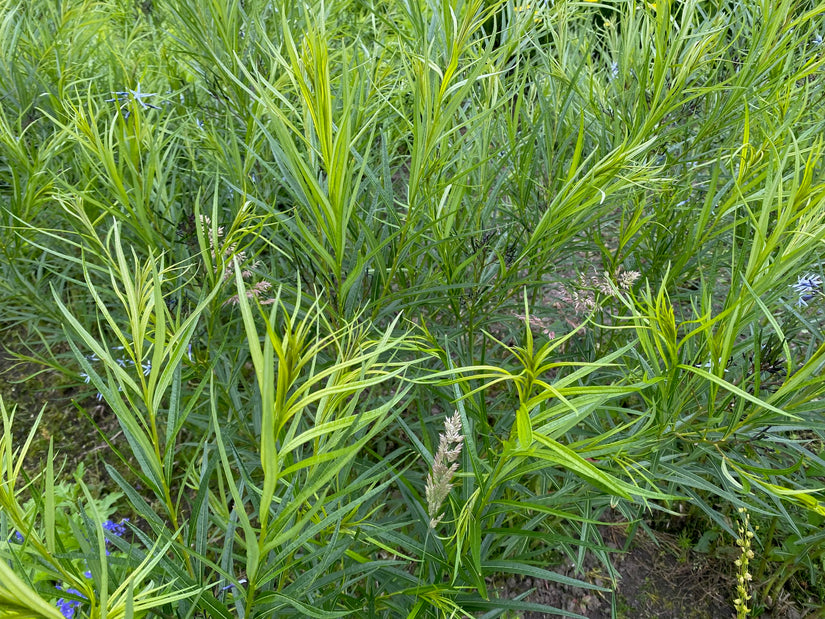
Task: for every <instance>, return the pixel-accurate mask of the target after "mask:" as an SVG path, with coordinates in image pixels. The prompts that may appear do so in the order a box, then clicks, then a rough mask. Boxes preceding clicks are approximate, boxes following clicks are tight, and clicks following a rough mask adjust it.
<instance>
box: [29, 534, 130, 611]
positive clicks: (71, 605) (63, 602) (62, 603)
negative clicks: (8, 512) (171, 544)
mask: <svg viewBox="0 0 825 619" xmlns="http://www.w3.org/2000/svg"><path fill="white" fill-rule="evenodd" d="M127 522H129V519H128V518H124V519H123V520H121V521H120V522H113V521H111V520H106V521H104V522H103V523H102V526H103V530H104V534H103V536H104V537H105V538H106V545H107V546H108V545H109V541H110V540H111V537H109V535H107V533H108V534H110V535H113V536H116V537H122V536H123V534H124V533H126V523H127ZM17 536H18V539H19V540H21V541H22V539H23V537H22V536H21V535H20V534H19V533H17ZM106 556H109V549H108V548H107V549H106ZM83 575H84V576H85V577H86V578H91V577H92V571H91V570H86V571H85V572H83ZM55 589H57V590H58V591H64V592H65V593H67V594H69V595H72V596H75V597H74V598H66V597H62V598H59V599H58V600H57V609H58V610H59V611H60V613H61V614H62V615H63V616H64V617H66V619H72V617H74V613H75V611H76V610H77V609H78V608H80V606H81V604H82V603H83V602H82V601H81V600H80V599H78V598H83V599H84V600H85V599H88V598H87V597H86V596H85V595H83V594H82V593H81V592H80V591H78V590H77V589H75V588H73V587H69V588H67V589H65V590H64V589H63V588H62V587H61V586H60V585H55Z"/></svg>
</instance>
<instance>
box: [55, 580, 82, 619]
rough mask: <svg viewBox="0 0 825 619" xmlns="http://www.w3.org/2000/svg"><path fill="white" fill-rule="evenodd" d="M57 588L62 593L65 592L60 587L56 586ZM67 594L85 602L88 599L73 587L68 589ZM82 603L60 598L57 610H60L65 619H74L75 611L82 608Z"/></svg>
mask: <svg viewBox="0 0 825 619" xmlns="http://www.w3.org/2000/svg"><path fill="white" fill-rule="evenodd" d="M55 588H56V589H58V590H60V591H62V590H63V589H61V587H60V585H55ZM66 593H68V594H70V595H75V596H77V597H81V598H83V599H84V600H85V599H87V598H86V596H85V595H83V594H82V593H81V592H80V591H78V590H77V589H74V588H73V587H69V588H68V589H66ZM81 603H82V602H81V601H80V600H77V599H72V598H68V599H67V598H60V599H59V600H57V610H59V611H60V613H61V614H62V615H63V616H64V617H66V619H72V617H74V611H76V610H77V609H78V608H80V605H81Z"/></svg>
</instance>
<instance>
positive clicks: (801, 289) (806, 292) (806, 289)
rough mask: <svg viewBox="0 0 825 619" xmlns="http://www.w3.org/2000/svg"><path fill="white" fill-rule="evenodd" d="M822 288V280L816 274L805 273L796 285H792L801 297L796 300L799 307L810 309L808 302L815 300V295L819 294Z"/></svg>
mask: <svg viewBox="0 0 825 619" xmlns="http://www.w3.org/2000/svg"><path fill="white" fill-rule="evenodd" d="M821 287H822V278H821V277H820V276H819V275H816V274H815V273H805V275H800V276H799V277H798V278H797V280H796V283H795V284H791V288H793V289H794V292H796V294H798V295H799V298H798V299H797V300H796V306H797V307H808V301H810V300H811V299H813V298H814V295H815V294H816V293H817V292H819V289H820V288H821Z"/></svg>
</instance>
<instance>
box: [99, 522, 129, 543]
mask: <svg viewBox="0 0 825 619" xmlns="http://www.w3.org/2000/svg"><path fill="white" fill-rule="evenodd" d="M127 522H129V519H128V518H124V519H123V520H121V521H120V522H112V521H111V520H106V521H105V522H104V523H103V530H104V531H108V532H109V533H112V534H113V535H115V536H117V537H123V534H124V533H126V524H125V523H127ZM106 541H107V542H108V541H109V537H108V536H106Z"/></svg>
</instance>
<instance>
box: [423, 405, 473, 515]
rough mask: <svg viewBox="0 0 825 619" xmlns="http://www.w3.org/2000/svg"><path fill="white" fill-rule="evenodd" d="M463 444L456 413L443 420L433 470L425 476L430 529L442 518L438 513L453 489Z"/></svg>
mask: <svg viewBox="0 0 825 619" xmlns="http://www.w3.org/2000/svg"><path fill="white" fill-rule="evenodd" d="M463 442H464V436H463V435H462V434H461V415H459V414H458V411H456V413H455V414H454V415H453V416H452V417H447V418H446V419H445V420H444V434H440V435H439V441H438V451H437V452H436V454H435V460H434V461H433V470H432V471H431V472H430V474H429V475H427V485H426V489H425V494H426V497H427V513H428V514H429V516H430V528H431V529H434V528H435V527H436V526H438V523H439V522H441V519H442V518H443V516H441V515H439V514H438V512H439V511H440V510H441V506H442V504H443V503H444V499H446V498H447V495H448V494H449V493H450V489H451V488H452V487H453V484H452V483H451V480H452V478H453V475H454V474H455V472H456V471H457V470H458V462H457V460H458V456H459V455H461V447H462V443H463Z"/></svg>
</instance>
